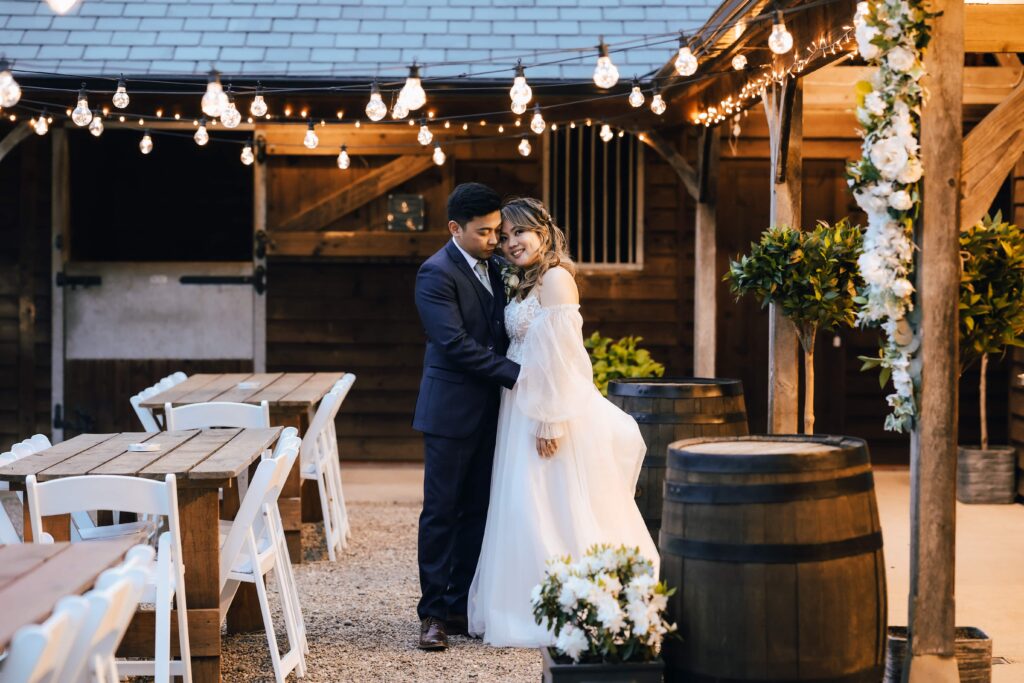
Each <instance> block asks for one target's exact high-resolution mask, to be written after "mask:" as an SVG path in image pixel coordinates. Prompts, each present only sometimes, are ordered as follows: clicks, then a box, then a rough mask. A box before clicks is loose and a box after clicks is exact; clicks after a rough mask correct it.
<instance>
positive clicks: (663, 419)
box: [608, 377, 750, 543]
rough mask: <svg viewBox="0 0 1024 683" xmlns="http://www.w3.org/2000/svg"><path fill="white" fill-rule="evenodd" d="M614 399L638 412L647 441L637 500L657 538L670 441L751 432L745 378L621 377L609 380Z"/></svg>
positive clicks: (633, 411)
mask: <svg viewBox="0 0 1024 683" xmlns="http://www.w3.org/2000/svg"><path fill="white" fill-rule="evenodd" d="M608 400H609V401H611V402H612V403H614V404H615V405H617V406H618V407H619V408H621V409H622V410H623V411H625V412H627V413H629V414H630V415H632V416H633V418H634V419H635V420H636V421H637V423H638V424H639V425H640V433H641V434H643V437H644V442H645V443H646V444H647V456H646V457H645V458H644V464H643V468H642V469H641V470H640V479H639V480H638V481H637V484H636V504H637V506H638V507H639V508H640V513H641V514H642V515H643V516H644V520H645V521H646V522H647V528H648V529H649V530H650V532H651V537H652V538H653V539H654V542H655V543H657V542H658V530H659V529H660V528H661V504H662V488H663V486H664V483H665V453H666V452H667V450H668V445H669V444H670V443H672V442H673V441H679V440H680V439H692V438H694V437H699V436H745V435H747V434H749V433H750V432H749V430H748V428H747V409H746V406H745V405H744V403H743V383H742V382H741V381H740V380H738V379H705V378H701V377H679V378H674V379H673V378H664V379H659V378H646V379H616V380H612V381H611V382H609V383H608Z"/></svg>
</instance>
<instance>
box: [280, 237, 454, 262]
mask: <svg viewBox="0 0 1024 683" xmlns="http://www.w3.org/2000/svg"><path fill="white" fill-rule="evenodd" d="M448 237H449V235H448V233H447V232H437V231H434V232H377V231H373V232H371V231H368V230H367V231H359V232H355V231H342V230H329V231H322V232H318V231H282V230H275V231H273V232H271V233H270V234H269V241H268V243H267V253H268V254H269V255H271V256H316V257H350V258H400V259H422V258H426V257H428V256H430V255H431V254H433V253H434V252H435V251H437V250H438V249H440V248H441V247H442V246H444V243H445V242H447V241H448Z"/></svg>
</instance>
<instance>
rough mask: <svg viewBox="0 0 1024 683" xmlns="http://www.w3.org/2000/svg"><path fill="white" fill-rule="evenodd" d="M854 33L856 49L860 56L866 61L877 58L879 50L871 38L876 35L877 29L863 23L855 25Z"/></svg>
mask: <svg viewBox="0 0 1024 683" xmlns="http://www.w3.org/2000/svg"><path fill="white" fill-rule="evenodd" d="M856 35H857V51H858V52H860V56H861V57H863V58H864V59H866V60H868V61H871V60H872V59H875V58H877V57H878V55H879V54H880V52H881V50H879V49H878V46H877V45H875V44H874V43H872V42H871V40H872V39H873V38H874V37H875V36H877V35H878V29H877V28H875V27H874V26H868V25H867V24H864V25H863V26H858V27H857V31H856Z"/></svg>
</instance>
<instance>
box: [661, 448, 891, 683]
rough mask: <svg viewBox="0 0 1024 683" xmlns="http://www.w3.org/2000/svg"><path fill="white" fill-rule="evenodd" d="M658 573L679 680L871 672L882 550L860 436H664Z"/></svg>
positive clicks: (881, 608)
mask: <svg viewBox="0 0 1024 683" xmlns="http://www.w3.org/2000/svg"><path fill="white" fill-rule="evenodd" d="M659 546H660V548H661V577H662V579H663V580H664V581H666V582H667V583H668V584H669V586H670V587H674V588H676V589H677V592H676V594H675V595H674V596H673V597H672V598H671V600H670V603H669V613H670V617H671V619H673V620H674V621H676V622H677V623H678V625H679V631H680V635H681V636H682V640H681V641H672V642H670V643H667V644H666V647H665V657H666V660H667V662H668V666H669V668H670V670H672V671H673V675H672V676H669V677H666V680H680V681H696V682H701V683H703V682H705V681H729V682H739V681H830V682H832V683H841V682H842V683H867V682H868V681H870V682H871V683H878V682H879V681H881V679H882V675H883V671H884V662H885V648H886V593H885V563H884V561H883V557H882V534H881V529H880V527H879V523H878V507H877V503H876V501H875V488H874V480H873V478H872V474H871V462H870V459H869V456H868V449H867V445H866V444H865V443H864V441H862V440H860V439H852V438H848V437H836V436H807V437H805V436H751V437H739V438H733V439H719V440H708V439H691V440H689V441H682V442H677V443H673V444H672V445H671V446H669V449H668V469H667V471H666V478H665V510H664V516H663V518H662V529H661V538H660V543H659Z"/></svg>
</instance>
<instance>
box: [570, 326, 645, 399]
mask: <svg viewBox="0 0 1024 683" xmlns="http://www.w3.org/2000/svg"><path fill="white" fill-rule="evenodd" d="M643 339H644V338H643V337H623V338H622V339H620V340H619V341H613V340H612V339H611V337H602V336H601V333H600V332H594V334H592V335H590V337H589V338H588V339H585V340H584V341H583V345H584V346H586V347H587V350H588V351H589V352H590V363H591V365H593V366H594V384H595V385H596V386H597V388H598V389H600V391H601V394H602V395H603V396H607V395H608V381H609V380H613V379H621V378H623V377H625V378H629V377H662V376H663V375H664V374H665V366H664V365H662V364H661V363H658V362H656V361H655V360H654V359H653V358H651V354H650V352H649V351H647V350H646V349H638V348H637V344H639V343H640V342H642V341H643Z"/></svg>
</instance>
